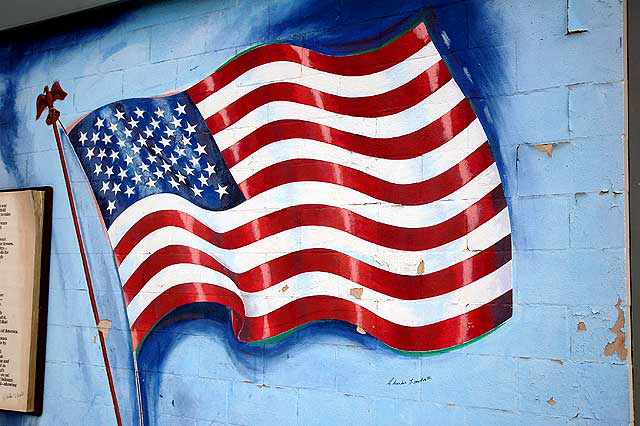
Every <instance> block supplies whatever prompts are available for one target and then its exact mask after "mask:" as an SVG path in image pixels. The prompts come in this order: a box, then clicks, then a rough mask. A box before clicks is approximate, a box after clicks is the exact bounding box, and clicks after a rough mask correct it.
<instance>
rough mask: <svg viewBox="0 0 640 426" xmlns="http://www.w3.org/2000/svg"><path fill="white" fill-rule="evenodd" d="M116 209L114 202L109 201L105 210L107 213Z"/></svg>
mask: <svg viewBox="0 0 640 426" xmlns="http://www.w3.org/2000/svg"><path fill="white" fill-rule="evenodd" d="M115 209H116V202H115V200H114V201H109V205H108V206H107V211H108V212H109V214H111V212H112V211H114V210H115Z"/></svg>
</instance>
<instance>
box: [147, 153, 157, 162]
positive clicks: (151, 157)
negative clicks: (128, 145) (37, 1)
mask: <svg viewBox="0 0 640 426" xmlns="http://www.w3.org/2000/svg"><path fill="white" fill-rule="evenodd" d="M157 159H158V157H156V156H155V155H153V154H152V153H150V152H147V161H148V162H149V163H155V162H156V160H157Z"/></svg>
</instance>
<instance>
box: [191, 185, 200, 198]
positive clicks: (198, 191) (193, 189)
mask: <svg viewBox="0 0 640 426" xmlns="http://www.w3.org/2000/svg"><path fill="white" fill-rule="evenodd" d="M191 190H192V191H193V195H194V196H196V197H202V189H200V188H198V187H197V186H195V185H194V186H193V188H191Z"/></svg>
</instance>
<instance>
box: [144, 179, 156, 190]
mask: <svg viewBox="0 0 640 426" xmlns="http://www.w3.org/2000/svg"><path fill="white" fill-rule="evenodd" d="M145 185H147V186H148V187H149V188H151V187H154V188H155V186H156V181H155V180H153V179H149V180H148V181H147V183H145Z"/></svg>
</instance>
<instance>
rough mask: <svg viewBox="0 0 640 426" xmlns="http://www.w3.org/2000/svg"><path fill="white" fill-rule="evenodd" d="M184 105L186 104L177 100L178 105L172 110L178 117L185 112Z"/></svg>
mask: <svg viewBox="0 0 640 426" xmlns="http://www.w3.org/2000/svg"><path fill="white" fill-rule="evenodd" d="M185 107H186V105H181V104H180V102H178V107H177V108H174V111H176V112H177V113H178V117H180V116H181V115H182V114H186V112H184V108H185Z"/></svg>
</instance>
